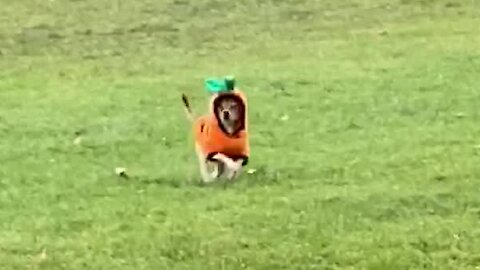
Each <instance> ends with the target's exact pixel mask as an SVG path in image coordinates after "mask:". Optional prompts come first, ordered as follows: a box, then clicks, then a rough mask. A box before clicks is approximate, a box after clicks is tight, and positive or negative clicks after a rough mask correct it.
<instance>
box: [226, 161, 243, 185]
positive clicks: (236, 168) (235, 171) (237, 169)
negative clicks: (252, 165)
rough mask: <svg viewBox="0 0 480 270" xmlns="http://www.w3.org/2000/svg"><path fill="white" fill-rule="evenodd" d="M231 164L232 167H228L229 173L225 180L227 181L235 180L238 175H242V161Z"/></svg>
mask: <svg viewBox="0 0 480 270" xmlns="http://www.w3.org/2000/svg"><path fill="white" fill-rule="evenodd" d="M232 161H233V160H232ZM233 164H234V165H233V166H232V167H229V171H228V174H227V179H228V180H229V181H233V180H235V179H237V178H238V177H239V176H240V174H242V170H243V166H242V160H237V161H233Z"/></svg>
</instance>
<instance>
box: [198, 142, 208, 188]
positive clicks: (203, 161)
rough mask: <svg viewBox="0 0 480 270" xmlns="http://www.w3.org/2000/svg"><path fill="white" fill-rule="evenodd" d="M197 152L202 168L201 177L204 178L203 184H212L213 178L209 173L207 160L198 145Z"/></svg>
mask: <svg viewBox="0 0 480 270" xmlns="http://www.w3.org/2000/svg"><path fill="white" fill-rule="evenodd" d="M195 151H196V154H197V158H198V165H199V167H200V175H201V177H202V180H203V182H204V183H209V182H212V178H211V176H210V174H209V173H208V168H207V160H206V158H205V156H204V155H203V154H202V151H201V150H200V147H199V146H198V145H195Z"/></svg>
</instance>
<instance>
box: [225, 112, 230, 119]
mask: <svg viewBox="0 0 480 270" xmlns="http://www.w3.org/2000/svg"><path fill="white" fill-rule="evenodd" d="M223 118H224V119H225V120H228V119H230V112H229V111H223Z"/></svg>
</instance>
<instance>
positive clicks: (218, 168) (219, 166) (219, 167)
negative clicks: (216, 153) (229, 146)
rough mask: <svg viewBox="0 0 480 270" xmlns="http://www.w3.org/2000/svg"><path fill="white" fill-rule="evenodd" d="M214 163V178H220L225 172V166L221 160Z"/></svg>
mask: <svg viewBox="0 0 480 270" xmlns="http://www.w3.org/2000/svg"><path fill="white" fill-rule="evenodd" d="M213 163H214V167H213V171H212V178H219V177H220V176H222V174H223V172H224V171H225V164H224V163H223V162H222V161H220V160H217V161H214V162H213Z"/></svg>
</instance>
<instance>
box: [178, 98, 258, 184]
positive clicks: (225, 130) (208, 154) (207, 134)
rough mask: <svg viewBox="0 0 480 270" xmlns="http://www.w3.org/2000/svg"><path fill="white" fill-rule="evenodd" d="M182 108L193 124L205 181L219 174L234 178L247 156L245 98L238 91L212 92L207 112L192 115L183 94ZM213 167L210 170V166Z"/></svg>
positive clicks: (248, 152) (238, 173) (239, 172)
mask: <svg viewBox="0 0 480 270" xmlns="http://www.w3.org/2000/svg"><path fill="white" fill-rule="evenodd" d="M182 100H183V103H184V105H185V111H186V113H187V116H188V118H189V119H190V120H191V121H192V123H193V134H194V137H195V150H196V153H197V157H198V161H199V165H200V173H201V176H202V178H203V181H204V182H211V181H212V180H214V179H216V178H219V177H220V176H222V175H226V177H227V179H229V180H233V179H235V178H237V177H238V176H239V175H240V174H241V171H242V168H243V166H245V165H247V163H248V158H249V155H250V145H249V138H248V119H247V118H248V113H247V98H246V96H245V94H244V93H243V92H241V91H240V90H237V89H235V90H233V91H228V92H224V93H217V94H214V95H213V96H212V98H211V100H210V104H209V111H210V112H209V114H206V115H203V116H200V117H194V115H193V113H192V110H191V108H190V104H189V101H188V98H187V97H186V96H185V95H183V96H182ZM209 165H211V166H213V170H211V171H210V170H209V167H211V166H209Z"/></svg>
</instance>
